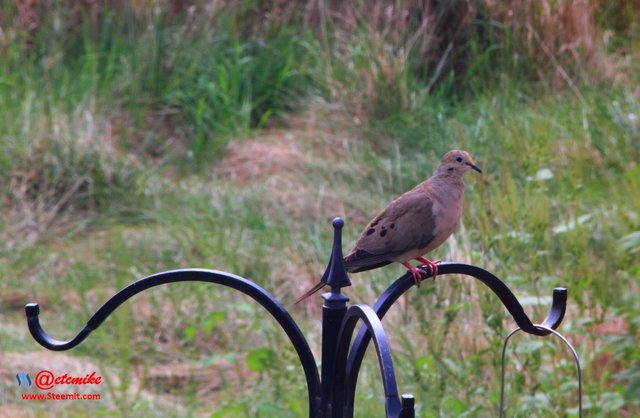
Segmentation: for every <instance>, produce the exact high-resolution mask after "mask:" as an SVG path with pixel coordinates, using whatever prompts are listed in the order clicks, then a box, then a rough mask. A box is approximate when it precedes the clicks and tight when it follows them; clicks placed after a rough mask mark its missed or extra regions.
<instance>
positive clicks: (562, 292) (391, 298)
mask: <svg viewBox="0 0 640 418" xmlns="http://www.w3.org/2000/svg"><path fill="white" fill-rule="evenodd" d="M447 274H463V275H466V276H471V277H474V278H476V279H478V280H480V281H481V282H482V283H484V284H485V285H486V286H487V287H489V289H491V290H492V291H493V292H494V293H495V294H496V295H497V296H498V298H499V299H500V301H501V302H502V303H503V304H504V306H505V307H506V308H507V310H508V311H509V313H510V314H511V316H512V317H513V319H514V320H515V322H516V324H518V327H519V328H520V329H522V331H524V332H526V333H529V334H534V335H540V336H544V335H549V334H550V333H551V331H548V330H547V329H545V328H550V329H556V328H557V327H558V326H559V325H560V323H561V322H562V319H563V318H564V314H565V312H566V308H567V289H565V288H562V287H559V288H555V289H554V290H553V301H552V303H551V309H550V310H549V313H548V314H547V317H546V318H545V319H544V321H543V322H542V324H541V325H542V327H537V326H536V325H534V324H533V322H531V319H529V317H528V316H527V314H526V313H525V312H524V309H523V307H522V305H521V304H520V302H518V299H517V298H516V297H515V295H514V294H513V293H512V292H511V290H509V288H508V287H507V285H505V284H504V283H503V282H502V281H501V280H500V279H498V278H497V277H496V276H495V275H493V274H492V273H490V272H488V271H487V270H484V269H482V268H480V267H477V266H474V265H471V264H465V263H441V264H438V277H440V276H444V275H447ZM427 277H432V274H431V272H429V273H428V275H427V276H426V277H425V278H427ZM414 285H415V282H414V281H413V277H412V276H411V274H408V273H407V274H405V275H404V276H402V277H400V278H399V279H398V280H396V281H395V282H393V283H392V284H391V286H389V287H388V288H387V290H385V291H384V293H383V294H382V296H380V297H379V298H378V300H377V301H376V303H375V304H374V305H373V309H374V310H375V312H376V313H377V314H378V317H379V318H381V319H382V317H384V315H385V314H386V313H387V311H388V310H389V308H391V306H392V305H393V304H394V303H395V302H396V301H397V300H398V298H400V296H402V295H403V294H404V293H405V292H406V291H407V290H409V289H410V288H411V287H412V286H414ZM369 340H370V336H369V333H368V332H367V330H366V329H364V328H362V329H360V330H359V331H358V334H357V335H356V338H355V340H354V342H353V346H352V347H353V348H352V349H351V352H350V353H349V359H348V370H349V376H348V377H349V387H348V391H347V393H348V396H349V397H348V398H347V408H351V411H352V410H353V401H354V398H355V390H356V384H357V376H358V373H359V371H360V365H361V364H362V359H363V357H364V354H365V351H366V349H367V345H368V344H369Z"/></svg>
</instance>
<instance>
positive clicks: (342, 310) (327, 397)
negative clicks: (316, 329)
mask: <svg viewBox="0 0 640 418" xmlns="http://www.w3.org/2000/svg"><path fill="white" fill-rule="evenodd" d="M322 298H323V299H324V304H323V305H322V360H321V361H322V364H321V370H320V382H321V383H320V385H321V388H322V407H323V409H324V411H323V417H325V418H329V417H335V418H341V417H342V416H343V412H342V408H341V406H337V407H334V405H333V387H334V384H335V376H334V373H335V370H336V362H338V361H340V359H338V358H336V349H337V347H338V334H339V333H340V328H341V326H342V320H343V318H344V316H345V314H346V313H347V301H348V300H349V298H348V297H346V296H345V295H344V294H342V293H340V290H339V289H335V288H334V289H332V291H331V292H330V293H325V294H323V295H322ZM342 362H343V363H346V356H345V358H344V359H343V360H342Z"/></svg>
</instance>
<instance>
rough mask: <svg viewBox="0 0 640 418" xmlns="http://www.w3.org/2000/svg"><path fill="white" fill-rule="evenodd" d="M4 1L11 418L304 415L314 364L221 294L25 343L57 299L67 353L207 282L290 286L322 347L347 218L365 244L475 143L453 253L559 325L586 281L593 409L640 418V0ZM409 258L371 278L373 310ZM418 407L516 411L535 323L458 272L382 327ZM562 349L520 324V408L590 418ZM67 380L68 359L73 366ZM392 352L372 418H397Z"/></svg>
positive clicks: (203, 290)
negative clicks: (51, 378)
mask: <svg viewBox="0 0 640 418" xmlns="http://www.w3.org/2000/svg"><path fill="white" fill-rule="evenodd" d="M326 3H335V4H331V5H327V4H325V2H302V1H290V2H276V1H222V2H216V1H206V0H201V1H194V2H181V1H168V0H166V1H157V2H142V1H133V0H132V1H119V2H115V1H113V2H75V1H70V0H59V1H56V2H45V1H30V2H10V1H3V2H2V3H1V5H0V7H1V9H0V29H1V31H0V140H1V141H2V145H3V146H2V147H1V148H0V207H1V208H2V211H1V212H0V213H1V214H2V216H1V217H0V275H1V277H2V280H1V281H0V314H1V315H2V325H0V393H2V394H3V396H0V415H3V414H5V413H6V414H12V415H19V416H50V415H51V414H54V415H55V416H87V415H92V416H101V415H102V416H210V417H240V416H242V417H244V416H254V417H270V416H273V417H276V416H277V417H283V416H292V417H293V416H305V415H306V414H307V410H306V408H307V399H306V396H307V392H306V387H305V383H304V376H303V373H302V369H301V367H300V366H299V365H298V364H297V360H296V354H295V351H294V350H293V348H292V347H290V346H289V345H288V342H287V339H286V336H285V335H284V334H283V332H282V331H280V330H279V328H278V326H277V324H276V323H275V321H273V320H271V319H269V318H267V317H265V314H264V312H262V311H261V310H260V308H259V307H257V306H255V304H253V303H252V302H251V300H249V299H248V298H247V297H245V296H242V295H238V294H235V293H234V292H233V291H231V290H228V289H222V288H218V287H216V286H211V285H205V284H187V283H182V284H173V285H169V286H165V287H162V288H157V289H153V290H151V291H148V292H145V293H144V294H142V295H139V296H136V297H135V298H134V299H133V300H132V301H130V302H128V303H127V304H125V305H123V306H122V307H121V308H120V309H119V310H118V311H117V312H116V314H114V316H113V317H112V318H110V319H109V320H107V321H106V322H105V323H104V324H103V325H102V326H101V328H100V329H99V330H97V331H95V332H94V333H93V334H92V335H91V337H90V338H89V339H88V340H87V341H85V342H84V343H83V344H82V345H80V346H79V347H78V348H76V349H74V350H72V351H71V352H68V353H50V352H46V351H45V350H44V349H43V348H41V347H39V346H38V345H37V344H36V343H35V342H34V341H33V340H32V339H31V337H30V335H29V334H28V331H27V328H26V324H25V321H24V313H23V306H24V304H25V303H27V302H38V303H40V305H41V309H42V322H43V326H44V327H45V329H46V330H47V331H49V332H50V333H51V335H53V336H54V337H56V338H60V339H66V338H70V337H71V336H72V335H73V334H74V333H75V332H77V330H79V329H80V328H81V327H82V326H83V325H84V324H85V322H86V320H87V319H88V317H89V316H90V315H91V314H92V313H93V312H95V310H96V309H98V308H99V307H100V306H101V304H102V303H103V302H104V301H105V300H106V299H107V298H109V297H110V296H112V295H113V294H114V293H115V292H116V291H117V290H119V289H121V288H122V287H124V286H126V285H128V284H130V283H131V282H133V281H135V280H136V279H138V278H140V277H144V276H146V275H150V274H153V273H156V272H159V271H163V270H168V269H175V268H187V267H202V268H213V269H219V270H226V271H229V272H231V273H234V274H238V275H241V276H244V277H247V278H249V279H251V280H253V281H255V282H256V283H258V284H259V285H261V286H263V287H265V288H266V289H267V290H268V291H270V292H272V293H273V294H274V295H275V296H276V297H277V298H278V299H279V300H281V301H282V302H283V304H284V305H285V306H287V308H288V309H289V310H290V311H291V313H292V315H293V316H294V317H295V319H296V320H297V321H298V322H299V324H300V326H301V328H302V329H303V331H304V332H305V333H306V335H307V336H308V338H309V342H310V344H311V346H312V348H313V350H314V351H315V352H316V353H318V352H319V346H320V331H321V330H320V314H321V312H320V309H319V307H320V300H319V299H318V298H314V299H312V300H310V301H309V302H307V303H305V304H302V305H301V306H294V305H293V301H294V300H295V299H296V298H297V297H298V296H299V295H300V294H302V293H303V291H304V290H306V289H307V288H308V287H309V286H310V285H312V284H313V283H314V282H315V281H317V279H318V277H320V275H321V274H322V272H323V269H324V267H325V263H326V261H327V258H328V255H329V249H330V243H331V227H330V220H331V219H332V218H333V217H334V216H342V217H344V218H345V220H346V226H345V229H344V235H345V246H347V245H349V244H350V243H351V242H352V240H353V239H355V238H356V237H357V235H358V233H359V232H360V228H362V226H363V225H364V223H365V222H366V221H367V220H368V219H369V218H371V217H372V216H373V215H374V214H375V213H377V211H378V210H379V209H381V208H382V207H383V206H384V205H385V204H386V203H387V202H388V201H390V200H391V199H392V198H394V197H395V196H397V195H399V194H400V193H402V192H403V191H405V190H407V189H408V188H410V187H412V186H413V185H415V184H416V183H417V182H419V181H422V180H423V179H425V178H426V177H428V176H429V175H430V173H431V172H432V171H433V169H434V168H435V166H436V164H437V162H438V159H439V157H440V156H441V155H442V154H444V153H445V152H446V151H447V150H449V149H452V148H463V149H467V150H469V151H470V152H471V154H472V155H474V158H475V160H476V162H477V163H478V164H479V165H480V166H481V167H482V169H483V171H484V175H483V176H481V177H480V176H475V175H468V176H467V177H468V178H467V179H466V183H467V191H466V202H465V213H464V217H463V222H462V224H461V226H460V228H458V230H457V231H456V232H455V234H454V236H453V237H452V238H451V239H450V240H449V241H448V243H447V244H445V245H443V246H442V247H441V248H439V249H438V250H437V251H435V252H434V254H433V256H434V258H442V259H445V260H452V261H462V262H471V263H474V264H477V265H479V266H481V267H483V268H485V269H487V270H490V271H492V272H494V273H495V274H496V275H497V276H498V277H500V278H501V279H503V280H504V281H505V282H506V283H507V284H508V285H509V287H510V288H511V289H513V291H514V292H515V293H516V295H517V296H518V297H519V298H520V299H521V300H522V301H523V303H524V305H525V309H526V311H527V312H528V313H529V314H530V315H531V316H532V317H533V318H534V319H536V318H540V319H542V318H543V316H544V315H545V313H546V310H547V309H548V305H549V302H550V295H551V290H552V288H553V287H556V286H564V287H567V288H568V289H569V307H568V311H567V316H566V318H565V321H564V323H563V325H562V326H561V328H560V331H561V332H562V333H563V334H564V335H565V336H567V338H569V340H570V341H572V342H573V344H574V345H575V347H576V349H577V351H578V354H579V355H580V358H581V361H582V366H583V370H584V372H583V376H584V382H583V384H584V405H585V408H586V410H587V412H588V414H589V416H612V417H613V416H615V417H618V416H623V417H624V416H635V415H637V414H640V409H639V408H640V404H639V403H638V399H640V365H639V363H638V359H639V358H640V348H638V340H639V338H638V337H639V331H638V329H639V327H640V320H639V318H640V299H639V298H638V297H637V295H638V290H639V289H638V287H639V286H638V285H639V281H638V277H639V276H640V212H639V208H640V165H638V161H639V159H640V158H639V157H640V151H639V149H640V89H639V88H638V86H639V85H640V84H639V82H640V77H639V76H640V65H639V64H638V58H639V57H638V52H637V51H639V50H640V48H639V46H640V45H639V43H638V34H639V33H638V22H639V21H640V7H639V6H638V4H637V2H627V1H623V0H616V1H599V0H582V1H576V2H562V1H547V0H544V1H537V0H527V1H515V0H513V1H504V2H493V1H488V0H486V1H485V0H457V1H450V2H439V1H426V2H422V1H420V2H418V1H400V2H388V1H378V0H376V1H370V2H364V1H356V2H342V3H341V2H326ZM403 273H404V271H403V269H402V268H401V266H388V267H385V268H383V269H379V270H376V271H372V272H367V273H362V274H358V275H354V276H353V277H352V280H353V283H354V286H353V287H352V288H349V289H347V293H348V294H349V296H350V297H351V298H352V301H353V302H357V303H371V302H372V301H373V300H374V298H375V296H376V295H377V294H380V293H381V292H382V291H383V290H384V289H385V288H386V286H387V285H388V284H390V283H391V281H392V280H393V279H395V278H396V277H398V276H400V275H401V274H403ZM384 323H385V326H386V327H387V330H388V333H389V337H390V341H391V344H392V346H393V350H394V351H393V353H394V360H395V362H396V369H397V373H398V381H399V386H400V389H401V390H402V391H405V392H412V393H414V394H415V396H416V405H417V414H418V416H421V417H462V416H465V417H467V416H468V417H472V416H494V415H496V408H497V403H498V399H499V394H500V391H499V364H500V349H501V343H502V340H503V338H504V337H505V336H506V334H507V332H508V331H509V330H510V329H511V328H512V327H513V326H514V324H513V321H512V320H511V319H510V318H509V316H508V314H507V312H506V311H505V310H504V309H503V308H502V306H501V305H500V304H499V303H498V300H497V299H496V297H495V296H494V295H493V294H491V293H490V292H488V291H487V290H486V289H484V288H482V286H481V285H479V284H478V283H474V282H472V281H471V280H469V279H465V278H461V277H442V278H438V279H437V280H436V281H435V283H433V282H428V283H427V282H425V283H424V284H423V285H422V286H421V287H420V288H419V289H415V290H414V291H411V292H409V293H408V294H407V295H406V296H405V297H403V299H402V300H401V301H400V302H399V303H398V306H396V307H394V308H393V309H392V310H391V311H390V312H389V315H388V317H386V318H385V320H384ZM572 361H573V360H572V358H571V357H570V354H569V353H568V352H567V350H566V349H565V348H564V347H563V346H562V345H560V344H558V343H557V341H555V340H553V339H551V338H536V337H531V336H522V335H519V336H517V337H514V340H513V342H512V346H511V349H510V350H509V355H508V368H507V387H506V393H507V412H508V416H527V417H531V416H540V417H549V416H558V417H564V416H576V415H577V409H576V408H577V400H576V389H577V382H576V375H575V370H574V368H573V363H572ZM42 368H51V369H55V370H58V371H60V372H62V373H64V372H70V371H72V370H78V373H79V374H84V373H85V372H90V371H92V370H94V369H95V370H98V371H99V372H100V374H101V375H103V376H104V378H105V383H104V384H103V385H102V386H101V388H100V393H101V394H102V396H103V399H102V400H101V401H99V402H85V403H79V402H57V403H55V404H54V403H50V404H38V403H29V404H27V403H26V402H23V401H21V400H20V399H19V394H20V388H18V387H16V385H15V383H14V381H15V373H17V372H21V371H24V372H30V373H32V374H35V373H36V372H37V371H38V370H40V369H42ZM56 368H57V369H56ZM381 394H382V386H381V383H380V382H379V379H378V370H377V369H376V364H375V358H374V356H373V354H372V353H369V354H368V355H367V357H366V358H365V364H364V368H363V371H362V375H361V379H360V381H359V386H358V392H357V401H356V405H357V408H356V415H357V416H367V415H369V416H382V413H381V411H382V410H383V403H382V401H381V400H380V399H381Z"/></svg>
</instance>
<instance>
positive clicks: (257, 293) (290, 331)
mask: <svg viewBox="0 0 640 418" xmlns="http://www.w3.org/2000/svg"><path fill="white" fill-rule="evenodd" d="M188 281H199V282H208V283H215V284H221V285H223V286H227V287H230V288H233V289H236V290H238V291H240V292H242V293H244V294H246V295H248V296H250V297H251V298H253V299H254V300H255V301H256V302H258V303H259V304H260V305H262V307H264V308H265V309H266V310H267V311H268V312H269V313H270V314H271V316H273V317H274V319H275V320H276V321H277V322H278V324H280V326H281V327H282V329H283V330H284V331H285V333H286V334H287V336H288V337H289V340H290V341H291V343H292V344H293V346H294V348H295V350H296V353H297V354H298V357H299V359H300V363H301V364H302V368H303V369H304V373H305V377H306V379H307V388H308V391H309V416H311V417H315V416H318V412H317V411H318V409H317V405H316V403H317V400H318V394H319V389H320V377H319V374H318V369H317V367H316V361H315V358H314V356H313V353H312V352H311V349H310V348H309V344H308V343H307V340H306V339H305V337H304V335H303V334H302V332H301V331H300V328H298V325H297V324H296V323H295V321H294V320H293V318H291V315H289V312H288V311H287V310H286V309H285V308H284V307H283V306H282V305H281V304H280V303H279V302H278V301H277V300H276V299H275V298H274V297H273V296H272V295H271V294H270V293H269V292H267V291H266V290H264V289H263V288H262V287H260V286H258V285H257V284H255V283H253V282H251V281H249V280H247V279H245V278H243V277H240V276H236V275H233V274H229V273H225V272H221V271H216V270H205V269H181V270H171V271H166V272H162V273H157V274H154V275H151V276H148V277H145V278H142V279H140V280H138V281H136V282H134V283H132V284H131V285H129V286H127V287H125V288H124V289H122V290H120V291H119V292H118V293H116V294H115V295H114V296H113V297H112V298H111V299H109V300H108V301H107V302H105V304H104V305H102V307H101V308H100V309H98V310H97V311H96V313H95V314H93V316H92V317H91V318H90V319H89V321H87V324H86V325H85V327H84V328H83V329H82V330H81V331H80V332H79V333H78V334H77V335H76V336H75V337H74V338H72V339H71V340H69V341H59V340H56V339H54V338H51V337H50V336H49V335H48V334H47V333H46V332H45V331H44V330H43V329H42V326H41V325H40V320H39V317H38V316H39V314H40V307H39V306H38V304H37V303H29V304H27V305H26V306H25V312H26V315H27V323H28V325H29V331H30V332H31V335H32V336H33V338H34V339H35V340H36V341H37V342H38V343H39V344H40V345H42V346H43V347H45V348H48V349H49V350H53V351H64V350H69V349H70V348H73V347H75V346H76V345H78V344H80V343H81V342H82V341H83V340H84V339H85V338H86V337H87V336H88V335H89V334H90V333H91V331H93V330H94V329H96V328H98V327H99V326H100V324H102V322H103V321H104V320H105V319H107V317H108V316H109V315H111V313H113V311H115V310H116V309H117V308H118V307H119V306H120V305H122V304H123V303H124V302H126V301H127V300H128V299H129V298H131V297H133V296H135V295H137V294H138V293H140V292H142V291H144V290H146V289H149V288H151V287H155V286H160V285H163V284H167V283H176V282H188Z"/></svg>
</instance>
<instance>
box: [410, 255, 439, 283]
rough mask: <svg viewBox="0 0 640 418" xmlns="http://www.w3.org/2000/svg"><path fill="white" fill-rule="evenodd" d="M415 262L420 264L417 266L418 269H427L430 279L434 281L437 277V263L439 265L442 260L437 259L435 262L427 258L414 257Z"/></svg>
mask: <svg viewBox="0 0 640 418" xmlns="http://www.w3.org/2000/svg"><path fill="white" fill-rule="evenodd" d="M416 260H418V261H419V262H421V263H422V264H420V265H419V266H418V268H425V267H427V268H428V269H429V273H431V277H433V279H434V280H435V279H436V276H437V275H438V263H441V262H442V260H441V259H437V260H436V261H431V260H429V259H428V258H424V257H416Z"/></svg>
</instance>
